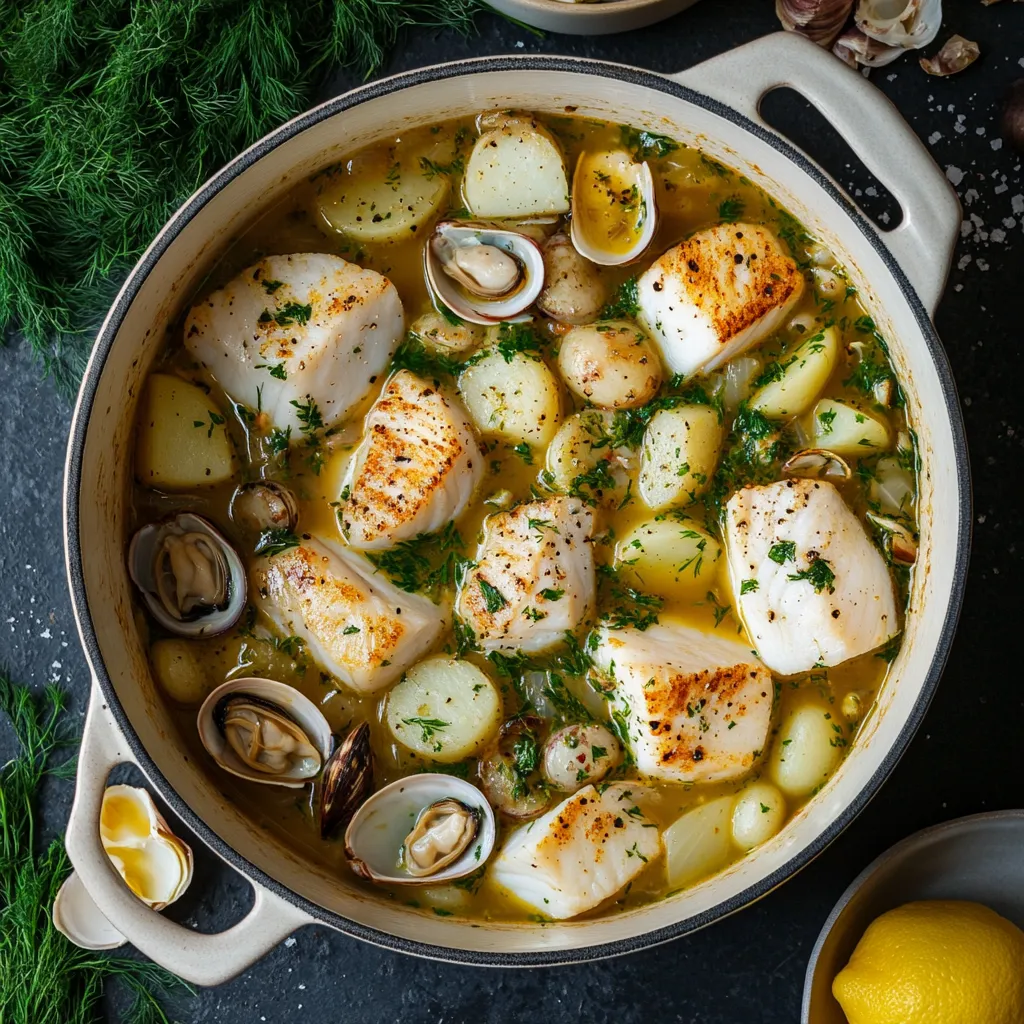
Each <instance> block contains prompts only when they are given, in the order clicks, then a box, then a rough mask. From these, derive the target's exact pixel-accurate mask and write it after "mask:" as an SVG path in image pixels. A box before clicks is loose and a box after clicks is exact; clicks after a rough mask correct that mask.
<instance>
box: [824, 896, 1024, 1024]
mask: <svg viewBox="0 0 1024 1024" xmlns="http://www.w3.org/2000/svg"><path fill="white" fill-rule="evenodd" d="M832 994H833V995H834V996H835V997H836V999H837V1000H838V1001H839V1005H840V1006H841V1007H842V1008H843V1012H844V1013H845V1014H846V1018H847V1020H848V1021H849V1022H850V1024H1024V932H1022V931H1021V930H1020V929H1019V928H1018V927H1017V926H1016V925H1015V924H1012V923H1011V922H1009V921H1007V920H1006V918H1004V917H1000V916H999V915H998V914H997V913H996V912H995V911H994V910H990V909H989V908H988V907H983V906H982V905H981V904H980V903H968V902H965V901H961V900H927V901H922V902H920V903H907V904H905V905H904V906H902V907H897V908H896V909H895V910H890V911H889V912H888V913H886V914H882V916H881V917H879V918H878V919H877V920H875V921H874V922H872V924H871V925H870V927H869V928H868V930H867V931H866V932H865V933H864V936H863V937H862V938H861V940H860V942H859V943H857V948H856V949H855V950H854V951H853V956H852V957H850V962H849V963H848V964H847V965H846V966H845V967H844V968H843V969H842V970H841V971H840V972H839V974H837V975H836V978H835V981H833V982H832Z"/></svg>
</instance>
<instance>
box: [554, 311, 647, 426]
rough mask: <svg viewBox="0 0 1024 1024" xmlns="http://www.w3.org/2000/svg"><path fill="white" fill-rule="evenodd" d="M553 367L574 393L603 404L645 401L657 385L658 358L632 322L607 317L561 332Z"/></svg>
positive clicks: (630, 405) (608, 406)
mask: <svg viewBox="0 0 1024 1024" xmlns="http://www.w3.org/2000/svg"><path fill="white" fill-rule="evenodd" d="M558 369H559V370H560V371H561V374H562V377H563V378H564V380H565V382H566V384H568V385H569V387H570V388H571V389H572V390H573V391H575V392H576V394H577V395H579V396H580V398H585V399H586V400H587V401H588V402H592V403H593V404H594V405H598V406H601V407H602V408H604V409H632V408H634V407H635V406H638V405H644V404H645V403H647V402H649V401H650V400H651V399H652V398H653V397H654V396H655V394H656V393H657V390H658V387H659V386H660V385H661V363H660V362H659V360H658V354H657V352H655V350H654V346H653V345H652V344H651V341H650V339H649V338H648V337H647V335H646V334H644V332H643V331H642V330H640V328H639V327H637V326H636V324H631V323H629V322H628V321H626V320H609V321H606V322H604V323H599V324H590V325H589V326H587V327H573V328H572V329H571V330H570V331H568V332H566V334H565V335H564V337H563V338H562V345H561V348H560V349H559V351H558Z"/></svg>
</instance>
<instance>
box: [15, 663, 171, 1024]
mask: <svg viewBox="0 0 1024 1024" xmlns="http://www.w3.org/2000/svg"><path fill="white" fill-rule="evenodd" d="M66 702H67V697H66V695H65V694H64V692H63V691H62V690H60V689H59V688H57V687H56V686H49V687H47V688H46V690H45V691H44V692H43V694H42V696H41V697H37V696H35V695H34V694H33V693H32V692H31V691H30V690H29V689H28V688H27V687H24V686H19V685H17V684H16V683H13V682H11V681H10V680H9V679H7V678H6V677H5V676H2V675H0V713H3V714H4V715H6V716H7V718H8V719H9V720H10V723H11V725H12V726H13V729H14V734H15V736H16V737H17V740H18V743H19V744H20V747H21V750H20V753H19V754H18V755H17V756H16V757H14V758H12V759H11V760H10V761H8V762H7V764H5V765H4V766H3V767H2V768H0V923H2V926H0V1021H3V1022H4V1024H100V1022H101V1021H102V1020H103V1019H104V1018H103V1012H102V1010H103V1007H102V999H103V989H104V985H105V983H106V982H107V981H108V980H110V979H117V980H119V981H120V982H121V984H122V985H124V986H126V987H127V988H128V989H129V991H130V992H131V996H132V999H131V1005H130V1007H129V1009H128V1010H127V1012H126V1014H125V1016H124V1021H125V1024H169V1020H168V1017H167V1015H166V1013H165V1012H164V1010H163V1009H162V1007H161V1006H160V1003H159V1001H158V999H157V995H158V994H159V993H161V992H163V991H167V990H169V989H171V988H174V987H184V988H187V986H185V985H184V982H181V981H179V980H178V979H177V978H175V977H174V975H172V974H170V973H168V972H167V971H165V970H164V969H163V968H161V967H158V966H157V965H156V964H153V963H150V962H148V961H145V960H134V959H131V958H130V957H126V956H114V955H110V954H107V953H98V952H92V951H91V950H87V949H79V948H78V947H77V946H74V945H72V944H71V943H70V942H69V941H68V940H67V939H66V938H65V937H64V936H63V935H61V934H60V932H58V931H57V929H56V928H54V926H53V922H52V920H51V919H50V908H51V907H52V906H53V900H54V898H55V897H56V895H57V892H58V890H59V889H60V887H61V885H62V884H63V882H64V879H65V878H66V877H67V876H68V874H69V872H70V868H71V866H70V864H69V863H68V857H67V854H66V853H65V851H64V844H63V843H62V841H61V840H60V839H54V840H53V841H52V842H51V843H50V844H49V845H48V846H46V847H45V848H43V849H42V850H38V849H36V839H37V835H38V831H39V822H38V821H37V818H36V809H35V804H36V798H37V796H38V793H39V787H40V785H41V784H42V781H43V778H44V777H45V776H51V777H57V778H62V777H67V766H68V765H69V762H68V761H64V762H63V763H61V764H53V763H52V762H53V759H54V757H55V755H57V754H58V753H59V752H60V751H61V750H63V749H66V748H67V747H69V746H72V745H73V744H74V740H73V739H72V737H71V736H69V734H68V732H67V730H66V728H65V726H64V722H63V714H64V710H65V707H66Z"/></svg>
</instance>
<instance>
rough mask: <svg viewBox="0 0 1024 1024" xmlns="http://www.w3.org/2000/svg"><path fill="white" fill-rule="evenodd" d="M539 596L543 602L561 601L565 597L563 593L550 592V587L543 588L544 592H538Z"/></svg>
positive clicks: (558, 591) (561, 591) (559, 591)
mask: <svg viewBox="0 0 1024 1024" xmlns="http://www.w3.org/2000/svg"><path fill="white" fill-rule="evenodd" d="M540 596H541V597H543V598H544V600H545V601H561V600H562V598H563V597H564V596H565V591H564V590H552V589H551V588H550V587H545V588H544V590H542V591H541V592H540Z"/></svg>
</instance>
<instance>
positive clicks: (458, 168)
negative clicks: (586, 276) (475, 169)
mask: <svg viewBox="0 0 1024 1024" xmlns="http://www.w3.org/2000/svg"><path fill="white" fill-rule="evenodd" d="M464 167H465V163H464V161H463V159H462V157H461V156H457V157H456V158H455V159H454V160H452V162H451V163H448V164H439V163H435V162H434V161H433V160H428V159H427V158H426V157H425V156H421V157H420V168H421V169H422V171H423V177H424V178H426V179H427V181H433V180H434V178H436V177H437V176H438V175H439V174H461V173H462V171H463V169H464Z"/></svg>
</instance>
